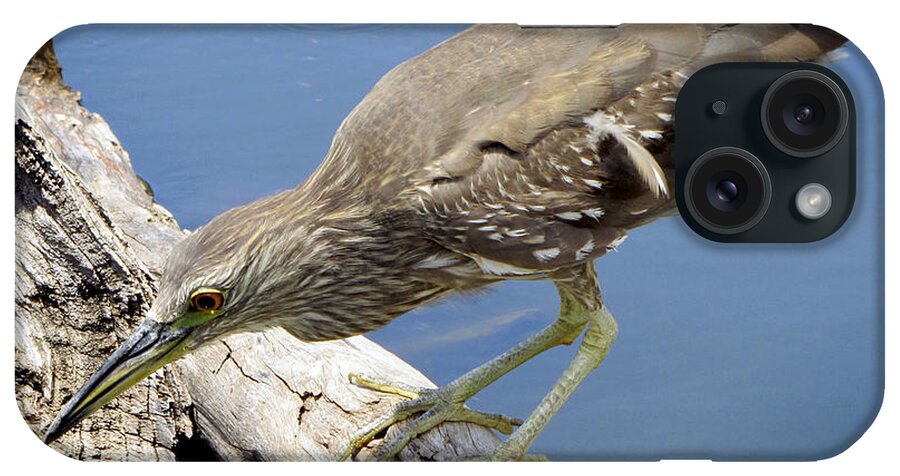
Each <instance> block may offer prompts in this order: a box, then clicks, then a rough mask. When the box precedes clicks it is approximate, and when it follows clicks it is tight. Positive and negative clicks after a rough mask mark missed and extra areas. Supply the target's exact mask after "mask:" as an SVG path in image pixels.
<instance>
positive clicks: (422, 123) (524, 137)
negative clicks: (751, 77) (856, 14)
mask: <svg viewBox="0 0 900 476" xmlns="http://www.w3.org/2000/svg"><path fill="white" fill-rule="evenodd" d="M844 41H845V40H844V38H843V37H841V36H840V35H837V34H835V33H834V32H831V31H830V30H826V29H822V28H818V27H813V26H792V25H773V26H763V25H750V26H744V25H721V26H716V25H624V26H621V27H617V28H601V29H591V28H585V29H553V28H550V29H526V28H519V27H517V26H513V25H485V26H477V27H473V28H471V29H469V30H467V31H465V32H463V33H461V34H459V35H457V36H456V37H454V38H452V39H450V40H448V41H446V42H444V43H442V44H441V45H438V46H437V47H435V48H433V49H432V50H430V51H428V52H426V53H424V54H422V55H421V56H419V57H417V58H415V59H413V60H410V61H408V62H406V63H404V64H402V65H400V66H398V67H397V68H395V69H394V70H392V71H391V72H390V73H388V74H387V75H385V77H384V78H383V79H382V80H381V81H379V83H378V84H377V85H376V86H375V88H374V89H373V90H372V92H371V93H370V94H369V95H368V96H367V97H366V98H365V99H364V100H363V101H362V103H360V105H359V106H358V107H357V108H356V109H354V111H353V112H352V113H351V115H350V116H349V117H348V118H347V120H346V121H345V122H344V124H343V125H342V126H341V128H340V130H339V132H338V134H337V136H336V137H335V142H334V145H333V147H332V150H331V152H330V153H329V157H328V159H327V160H326V162H325V164H323V166H322V167H321V168H320V170H319V171H318V172H317V173H316V175H315V176H314V177H313V179H312V180H313V182H314V183H320V184H321V187H322V189H326V188H327V189H329V190H332V191H334V192H335V193H343V192H344V191H345V190H346V189H348V188H351V187H352V189H353V190H355V191H358V192H359V195H360V196H361V197H363V198H364V199H366V200H369V201H372V202H376V203H378V204H379V206H383V207H387V208H391V207H398V208H405V207H409V206H410V204H411V205H412V206H414V207H415V208H416V209H417V210H418V212H419V214H420V216H421V217H423V218H424V222H425V223H426V225H425V226H426V228H427V234H428V237H429V238H430V239H432V240H433V241H435V242H437V243H439V244H440V245H442V246H444V247H445V248H447V249H450V250H453V251H455V252H458V253H462V254H465V255H467V256H470V257H472V258H473V259H475V260H476V261H477V262H478V263H479V264H481V265H482V269H483V270H484V271H486V272H488V273H489V274H528V273H533V272H541V271H545V270H550V269H554V268H559V267H563V266H569V265H572V264H575V263H578V262H581V261H584V260H588V259H592V258H595V257H597V256H599V255H601V254H603V253H605V252H606V251H607V250H608V249H610V248H612V247H615V245H616V244H617V243H618V242H620V241H621V239H622V238H623V237H624V236H625V233H626V232H627V230H628V229H631V228H633V227H636V226H640V225H642V224H644V223H647V222H649V221H652V220H653V219H655V218H657V217H659V216H661V215H664V214H668V213H671V212H672V211H673V209H674V204H673V201H672V197H671V194H670V193H668V192H669V190H668V189H669V188H670V184H671V183H672V181H673V165H674V164H673V163H672V140H673V132H672V130H673V124H674V117H673V114H674V106H675V98H676V97H677V93H678V91H679V89H680V88H681V86H682V85H683V83H684V81H685V80H686V79H687V77H688V76H689V75H690V74H692V73H693V72H695V71H697V70H698V69H700V68H702V67H703V66H706V65H708V64H711V63H716V62H722V61H762V60H765V61H786V60H814V59H816V58H818V57H820V56H822V55H823V54H825V53H827V52H829V51H830V50H832V49H834V48H837V47H838V46H840V45H841V44H843V43H844ZM361 177H366V179H365V180H362V179H361ZM372 177H375V178H372ZM342 184H343V186H342ZM336 185H337V186H336Z"/></svg>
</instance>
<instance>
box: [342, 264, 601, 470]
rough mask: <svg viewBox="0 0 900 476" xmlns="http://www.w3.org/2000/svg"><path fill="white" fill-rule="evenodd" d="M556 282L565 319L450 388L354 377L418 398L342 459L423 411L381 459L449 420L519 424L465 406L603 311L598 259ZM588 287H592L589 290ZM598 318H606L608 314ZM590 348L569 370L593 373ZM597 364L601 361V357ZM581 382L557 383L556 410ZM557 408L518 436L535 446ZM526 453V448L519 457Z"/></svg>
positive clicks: (381, 451) (371, 428) (366, 431)
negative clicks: (565, 388)
mask: <svg viewBox="0 0 900 476" xmlns="http://www.w3.org/2000/svg"><path fill="white" fill-rule="evenodd" d="M554 281H555V283H556V285H557V288H558V289H559V293H560V298H561V306H560V314H559V318H558V319H557V320H556V321H555V322H554V323H553V324H551V325H550V326H548V327H546V328H544V329H543V330H541V331H540V332H538V333H537V334H535V335H534V336H532V337H530V338H528V339H526V340H525V341H523V342H521V343H520V344H518V345H516V346H515V347H513V348H512V349H510V350H508V351H506V352H505V353H503V354H502V355H500V356H499V357H497V358H495V359H493V360H491V361H489V362H487V363H485V364H483V365H481V366H479V367H477V368H475V369H473V370H471V371H469V372H467V373H466V374H465V375H463V376H461V377H459V378H458V379H456V380H454V381H453V382H451V383H450V384H448V385H446V386H444V387H441V388H439V389H414V388H409V387H405V386H402V385H396V384H382V383H378V382H374V381H372V380H371V379H366V378H361V377H358V376H357V377H354V379H355V381H356V383H358V384H360V385H362V386H364V387H368V388H371V389H373V390H377V391H381V392H388V393H393V394H397V395H402V396H406V397H411V398H412V399H411V400H408V401H404V402H401V403H399V404H397V405H396V406H395V407H394V408H393V409H392V410H391V411H390V412H388V414H386V415H383V416H382V417H380V418H378V419H377V420H375V421H373V422H372V423H370V424H369V425H366V427H364V428H363V429H361V430H360V431H359V432H358V433H357V434H356V435H354V437H353V438H352V439H351V440H350V443H349V444H348V445H347V447H346V448H345V451H344V452H343V454H342V455H341V459H347V458H349V457H351V456H352V455H353V454H354V453H355V452H356V451H358V450H359V449H360V448H362V447H363V446H365V445H366V444H367V443H368V442H369V441H370V440H371V439H372V438H374V436H375V435H377V434H378V433H380V432H382V431H384V430H385V429H387V428H388V427H390V426H391V425H393V424H394V423H397V422H398V421H401V420H404V419H406V418H409V417H411V416H412V415H414V414H416V413H419V412H423V411H424V413H423V414H422V415H420V416H418V417H416V419H415V420H414V421H413V422H412V424H410V425H409V426H408V427H407V428H405V429H404V430H402V431H400V432H399V433H398V434H397V435H394V437H393V438H389V439H387V440H386V441H385V442H384V443H383V444H382V445H381V447H380V448H378V450H377V452H376V454H375V459H390V458H393V457H394V456H396V455H397V454H398V453H399V452H400V451H401V450H402V449H403V447H404V446H406V444H408V443H409V442H410V441H411V440H412V439H413V438H415V437H416V436H417V435H419V434H422V433H424V432H425V431H428V430H429V429H431V428H433V427H435V426H436V425H438V424H440V423H441V422H443V421H469V422H473V423H478V424H486V425H485V426H488V427H491V428H496V429H498V430H500V431H503V430H505V429H507V428H508V427H509V425H508V424H509V423H518V422H514V421H513V420H511V419H508V418H507V417H503V416H500V415H491V414H485V413H481V412H476V411H474V410H470V409H468V408H466V407H465V406H464V403H465V402H466V400H468V399H469V398H471V397H472V396H473V395H475V394H476V393H478V392H479V391H480V390H482V389H484V388H485V387H487V386H488V385H490V384H491V383H492V382H494V381H495V380H497V379H498V378H500V377H502V376H503V375H505V374H506V373H508V372H509V371H511V370H512V369H514V368H516V367H518V366H519V365H521V364H522V363H524V362H526V361H528V360H529V359H531V358H532V357H534V356H535V355H537V354H539V353H541V352H543V351H545V350H547V349H550V348H552V347H555V346H557V345H561V344H571V343H572V342H573V341H574V340H575V339H576V338H577V337H578V335H579V334H580V333H581V331H582V329H583V328H584V327H585V325H586V324H587V323H588V320H589V319H590V318H591V316H592V314H598V313H600V311H601V310H600V308H601V304H600V293H599V288H598V286H597V280H596V274H595V272H594V268H593V265H592V264H588V265H585V266H582V267H579V268H576V269H574V270H569V271H567V272H566V273H565V274H562V275H560V276H555V277H554ZM585 289H586V290H588V291H586V292H585V291H583V290H585ZM603 313H605V310H603ZM605 315H608V313H605ZM610 319H611V316H610ZM598 320H600V321H602V319H598ZM595 327H597V326H595ZM612 327H613V329H614V328H615V322H612ZM607 330H608V326H607ZM596 333H597V331H594V332H593V333H592V336H593V335H594V334H596ZM613 336H614V333H613ZM590 340H591V341H592V342H593V341H596V340H598V339H596V338H594V337H592V338H591V339H590ZM611 341H612V339H609V342H610V343H611ZM608 346H609V345H608V343H607V345H606V347H607V348H608ZM590 348H591V345H585V344H582V346H581V349H579V353H578V355H576V358H575V361H573V364H572V366H571V367H570V368H569V370H567V372H570V371H571V372H574V373H575V374H580V373H584V375H587V373H588V372H584V371H583V370H581V367H583V365H581V364H580V362H581V361H583V360H585V357H584V355H583V354H585V353H586V352H587V353H590V352H589V351H588V350H586V349H590ZM604 355H605V353H604ZM601 359H602V357H601ZM576 361H577V362H579V368H578V369H574V367H576V364H575V362H576ZM597 363H599V360H598V361H597ZM593 367H596V364H594V365H593ZM593 367H591V368H593ZM583 378H584V376H581V377H580V379H578V382H580V381H581V379H583ZM575 386H577V382H576V383H575V384H574V385H572V389H570V390H568V393H565V392H563V391H562V390H557V387H560V384H557V387H554V391H555V392H556V393H558V394H559V396H556V397H554V398H555V399H557V400H559V403H558V405H557V406H556V409H558V406H559V405H561V404H562V402H563V401H565V398H568V395H569V394H571V391H572V390H574V387H575ZM554 391H551V394H553V393H554ZM549 398H550V395H548V396H547V397H545V402H542V405H543V404H544V403H546V400H547V399H549ZM551 408H552V407H551ZM555 411H556V410H552V411H549V410H547V409H543V410H541V407H539V411H536V412H535V414H534V415H532V417H531V418H529V420H528V421H529V422H532V423H531V424H530V425H529V428H531V429H530V430H529V432H531V433H532V436H530V437H528V438H524V439H518V440H516V441H521V442H522V443H525V449H526V450H527V446H529V445H530V443H531V441H532V440H533V439H534V436H536V434H537V433H538V432H539V431H540V429H541V428H543V426H544V424H546V421H547V420H549V418H550V417H552V415H553V414H554V413H555ZM538 413H540V414H538ZM541 420H543V421H541ZM527 423H528V422H526V424H527ZM509 429H511V427H509ZM520 430H521V429H520ZM504 432H505V431H504ZM519 433H520V432H519V431H517V432H516V433H514V434H513V437H511V438H514V437H515V435H516V434H519ZM522 443H517V444H516V445H510V446H509V447H506V446H504V447H502V448H501V449H503V448H507V449H505V450H504V451H505V452H506V453H507V454H513V453H516V452H517V451H518V448H520V447H521V446H522ZM523 456H524V450H523V451H522V452H521V454H519V455H518V457H523Z"/></svg>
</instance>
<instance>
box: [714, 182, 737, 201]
mask: <svg viewBox="0 0 900 476" xmlns="http://www.w3.org/2000/svg"><path fill="white" fill-rule="evenodd" d="M737 197H738V188H737V185H735V183H734V182H732V181H731V180H722V181H721V182H719V183H718V184H716V198H718V199H719V201H720V202H723V203H733V202H734V201H735V199H737Z"/></svg>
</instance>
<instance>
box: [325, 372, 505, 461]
mask: <svg viewBox="0 0 900 476" xmlns="http://www.w3.org/2000/svg"><path fill="white" fill-rule="evenodd" d="M350 382H351V383H352V384H354V385H358V386H360V387H363V388H367V389H370V390H374V391H377V392H381V393H390V394H393V395H399V396H402V397H405V398H408V400H405V401H402V402H399V403H397V404H395V405H394V406H393V407H392V408H391V409H390V410H389V411H388V412H387V413H386V414H385V415H382V416H381V417H379V418H377V419H376V420H374V421H372V422H370V423H369V424H367V425H366V426H364V427H363V428H361V429H360V430H359V431H358V432H356V433H355V434H354V435H353V436H352V437H351V438H350V440H349V442H348V443H347V445H346V446H345V448H344V451H342V452H341V455H340V458H339V459H340V460H341V461H345V460H349V459H351V458H353V456H354V455H356V453H357V452H358V451H359V450H361V449H362V448H364V447H365V446H366V445H367V444H368V443H369V442H371V441H372V440H373V439H374V438H375V437H376V436H377V435H378V434H379V433H382V432H384V431H385V430H387V429H388V428H389V427H391V426H392V425H394V424H395V423H398V422H401V421H403V420H407V419H409V418H412V417H413V416H414V415H416V414H420V415H418V416H415V419H413V420H412V421H410V422H408V424H407V425H405V426H404V427H403V428H402V429H399V431H397V432H396V433H395V434H393V435H389V436H387V437H386V438H385V440H384V442H383V443H382V444H381V445H380V446H379V447H378V448H377V450H376V451H375V453H374V454H373V455H372V456H371V458H367V459H374V460H378V461H384V460H388V459H392V458H394V457H395V456H397V454H398V453H400V451H402V450H403V448H404V447H405V446H406V445H407V444H408V443H409V442H410V441H412V439H413V438H415V437H416V436H418V435H420V434H422V433H424V432H426V431H428V430H430V429H432V428H434V427H435V426H437V425H439V424H441V423H443V422H446V421H454V422H468V423H474V424H477V425H480V426H484V427H487V428H493V429H495V430H497V431H499V432H501V433H503V434H506V435H509V434H511V433H512V432H513V430H514V427H516V426H519V425H521V424H522V420H519V419H517V418H510V417H507V416H505V415H499V414H494V413H486V412H481V411H477V410H472V409H471V408H468V407H466V406H465V399H463V398H459V397H457V396H456V395H453V394H452V392H449V391H447V390H445V389H441V388H437V389H435V388H417V387H410V386H407V385H403V384H397V383H384V382H379V381H377V380H375V379H371V378H367V377H363V376H361V375H358V374H351V375H350Z"/></svg>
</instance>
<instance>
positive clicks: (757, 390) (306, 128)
mask: <svg viewBox="0 0 900 476" xmlns="http://www.w3.org/2000/svg"><path fill="white" fill-rule="evenodd" d="M461 29H462V27H460V26H404V27H396V26H394V27H387V26H353V27H349V26H347V27H344V26H315V27H310V26H303V27H296V26H240V27H236V26H228V27H224V26H202V27H200V26H193V27H173V26H169V27H159V26H87V27H79V28H76V29H73V30H68V31H66V32H63V33H62V34H60V35H59V36H58V37H57V38H56V39H55V46H56V51H57V54H58V56H59V59H60V62H61V63H62V65H63V68H64V70H63V74H64V77H65V79H66V81H67V82H68V84H70V85H71V86H72V87H73V88H74V89H76V90H79V91H81V92H82V93H83V103H84V105H85V106H87V107H88V108H89V109H91V110H92V111H95V112H98V113H100V114H101V115H102V116H103V117H104V118H105V119H106V120H107V121H108V122H109V124H110V125H111V127H112V129H113V131H114V132H115V133H116V134H117V135H118V137H119V139H120V142H121V143H122V144H123V145H124V146H125V148H126V149H127V150H128V151H129V152H130V153H131V157H132V160H133V163H134V167H135V169H136V170H137V172H138V173H139V174H140V175H141V176H143V177H144V178H145V179H147V181H148V182H149V183H150V184H152V186H153V188H154V190H155V192H156V197H157V200H158V201H159V202H160V203H161V204H162V205H164V206H165V207H167V208H168V209H169V210H171V211H172V212H173V213H174V215H175V217H176V218H177V219H178V220H179V222H180V223H181V225H182V226H183V227H186V228H195V227H197V226H200V225H202V224H204V223H205V222H207V221H208V220H209V219H210V218H212V217H213V216H215V215H216V214H218V213H220V212H222V211H224V210H227V209H228V208H231V207H233V206H236V205H240V204H243V203H246V202H248V201H251V200H253V199H256V198H260V197H263V196H266V195H270V194H272V193H274V192H277V191H280V190H284V189H288V188H292V187H294V186H296V185H297V184H299V183H301V182H302V181H303V180H304V178H305V177H306V176H308V175H309V174H310V173H311V172H312V171H313V170H314V169H315V167H316V166H317V165H318V164H319V162H320V161H321V159H322V158H323V157H324V155H325V152H326V150H327V149H328V146H329V144H330V141H331V137H332V135H333V133H334V131H335V129H336V128H337V126H338V125H339V124H340V122H341V120H342V119H343V117H344V116H345V115H346V114H347V113H348V112H349V111H350V110H351V109H352V108H353V106H354V105H355V104H356V103H357V102H358V101H359V100H360V99H362V97H363V96H364V95H365V94H366V92H367V91H368V90H369V89H370V88H371V87H372V85H373V84H374V83H375V82H376V81H377V80H378V78H379V77H380V76H381V75H383V74H384V73H385V72H387V71H388V70H389V69H390V68H392V67H393V66H395V65H396V64H398V63H399V62H401V61H403V60H405V59H408V58H410V57H412V56H414V55H416V54H418V53H420V52H422V51H424V50H426V49H428V48H429V47H431V46H433V45H434V44H437V43H438V42H440V41H442V40H443V39H445V38H447V37H449V36H451V35H453V34H454V33H456V32H458V31H460V30H461ZM866 65H867V63H865V61H864V60H863V59H861V58H860V57H859V56H858V55H854V54H851V55H850V58H848V59H846V60H843V61H841V62H840V63H838V64H837V65H836V66H835V69H836V70H838V72H839V73H843V74H844V76H845V78H846V79H847V80H848V83H850V86H851V88H852V89H853V91H854V96H855V97H856V102H857V109H858V110H859V114H860V117H861V121H869V122H868V123H869V124H870V125H871V124H873V122H872V121H875V120H878V117H879V114H880V113H881V111H882V109H881V105H880V104H879V101H880V91H878V90H877V85H872V84H869V82H870V81H867V80H868V79H869V78H868V77H867V76H865V75H864V74H861V73H863V72H865V71H868V70H867V69H866V68H868V66H866ZM861 125H865V123H864V122H861ZM860 132H861V135H860V139H859V143H860V154H859V158H858V161H859V179H858V181H859V187H858V191H857V200H856V205H855V210H854V213H853V215H852V216H851V219H850V220H849V221H848V223H847V224H846V225H845V226H844V228H843V229H842V230H841V231H840V232H839V233H837V234H836V235H834V236H832V237H830V238H828V239H826V240H824V241H822V242H819V243H816V244H812V245H791V246H787V245H767V246H762V245H755V246H735V245H718V244H714V243H711V242H707V241H704V240H703V239H701V238H699V237H697V236H695V235H693V234H692V232H691V231H690V230H689V229H688V228H687V227H686V226H685V225H683V224H682V223H681V221H680V219H677V218H668V219H663V220H660V221H658V222H656V223H654V224H652V225H650V226H647V227H645V228H642V229H640V230H637V231H635V232H634V233H632V235H631V236H630V237H629V239H628V241H626V242H625V244H624V245H623V246H622V247H621V248H620V250H619V251H618V252H616V253H611V254H610V255H608V256H606V257H604V258H602V259H600V260H598V262H597V268H598V272H599V274H600V279H601V285H602V287H603V292H604V296H605V299H606V302H607V303H608V305H609V307H610V309H611V310H612V311H613V313H614V314H615V315H616V317H617V319H618V321H619V327H620V334H619V340H618V341H617V342H616V344H615V346H614V348H613V351H612V352H611V353H610V355H609V357H608V358H607V360H606V361H605V362H604V363H603V365H602V366H601V367H600V368H599V369H598V370H597V371H596V372H595V373H594V374H592V375H591V376H590V377H589V378H588V379H587V380H586V381H585V383H584V384H583V385H582V387H581V388H580V389H579V390H578V392H577V393H576V394H575V395H574V396H573V397H572V399H571V400H570V402H569V403H568V404H567V405H566V406H565V407H564V408H563V409H562V411H561V412H560V414H559V415H558V416H557V417H556V418H555V419H553V420H552V421H551V423H550V424H549V426H548V427H547V429H546V431H544V433H543V434H542V435H541V436H540V437H539V438H538V440H537V441H536V443H535V446H534V451H535V452H538V453H544V454H547V455H549V456H550V457H551V458H554V459H583V458H587V459H643V458H650V459H657V458H672V457H675V458H678V457H703V458H719V459H734V458H740V459H743V458H750V459H759V458H773V459H797V458H822V457H827V456H830V455H832V454H834V453H836V452H838V451H840V450H842V449H843V448H845V447H846V446H847V445H849V444H850V443H851V442H852V441H854V440H855V439H856V438H857V437H858V436H859V434H860V433H861V432H862V431H863V430H864V429H865V428H866V426H867V425H868V423H869V421H870V420H871V418H872V417H873V416H874V413H875V412H876V411H877V409H878V406H879V405H880V401H881V388H882V386H883V380H882V367H881V362H882V355H883V348H882V345H883V342H882V340H881V336H882V327H881V326H882V322H881V315H882V313H883V308H882V306H881V302H882V296H883V289H882V287H881V284H880V283H881V279H882V276H883V270H882V268H881V264H880V263H881V262H882V257H883V254H882V253H883V242H882V239H881V236H882V235H881V234H882V228H881V223H882V220H883V218H882V217H883V209H882V206H881V204H882V202H883V188H882V175H881V172H882V168H883V166H882V164H881V161H882V157H883V150H879V149H877V148H874V147H873V144H875V141H876V140H877V139H878V134H879V133H880V132H881V129H880V128H879V127H872V126H870V127H860ZM557 303H558V301H557V297H556V293H555V290H554V288H553V286H552V285H551V284H550V283H549V282H509V283H504V284H503V285H501V286H498V287H497V288H495V289H494V290H493V291H492V292H490V293H487V294H486V295H484V296H480V297H466V298H456V299H450V300H448V301H445V302H443V303H441V304H438V305H434V306H431V307H428V308H425V309H420V310H417V311H414V312H411V313H409V314H407V315H406V316H403V317H401V318H399V319H397V320H396V321H394V322H393V323H392V324H390V325H389V326H387V327H386V328H384V329H382V330H380V331H377V332H375V333H372V334H370V337H372V338H373V339H375V340H376V341H378V342H379V343H381V344H382V345H384V346H385V347H387V348H389V349H390V350H392V351H394V352H395V353H397V354H398V355H400V356H401V357H403V358H404V359H406V360H407V361H409V362H411V363H412V364H413V365H414V366H416V367H417V368H419V369H421V370H422V371H423V372H424V373H425V374H427V375H428V376H429V377H431V378H432V379H433V380H435V381H436V382H438V383H446V382H449V381H451V380H452V379H453V378H455V377H457V376H458V375H460V374H462V373H464V372H465V371H466V370H468V369H470V368H472V367H475V366H476V365H478V364H480V363H482V362H484V361H486V360H488V359H489V358H491V357H492V356H494V355H496V354H498V353H500V352H502V351H503V350H505V349H506V348H508V347H510V346H512V345H514V344H515V343H517V342H519V341H520V340H522V339H524V338H526V337H527V336H529V335H530V334H532V333H533V332H535V331H537V330H538V329H539V328H541V327H543V326H544V325H546V324H548V323H549V322H551V321H552V320H553V318H554V316H555V314H556V311H557ZM573 352H574V348H573V347H568V348H560V349H553V350H551V351H549V352H547V353H545V354H543V355H541V356H539V357H538V358H535V359H533V360H532V361H531V362H528V363H527V364H525V365H524V366H523V367H521V368H520V369H517V370H516V371H514V372H513V373H511V374H510V375H508V376H506V377H504V378H503V379H501V380H500V381H498V382H497V383H496V384H494V385H493V386H491V387H489V388H488V389H486V390H485V391H484V392H482V393H481V394H479V395H477V396H476V397H475V398H474V399H473V400H472V401H471V402H470V404H471V406H473V407H476V408H480V409H484V410H491V411H497V412H503V413H506V414H510V415H513V416H519V417H525V416H527V415H528V414H529V412H530V411H531V409H532V408H533V407H534V406H535V405H536V404H537V402H538V401H539V400H540V398H541V396H542V395H543V394H544V393H545V392H546V391H547V389H548V388H549V387H550V386H551V385H552V384H553V382H554V381H555V380H556V378H557V376H558V375H559V373H560V372H561V371H562V370H563V368H565V366H566V364H567V363H568V361H569V359H570V358H571V356H572V354H573Z"/></svg>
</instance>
